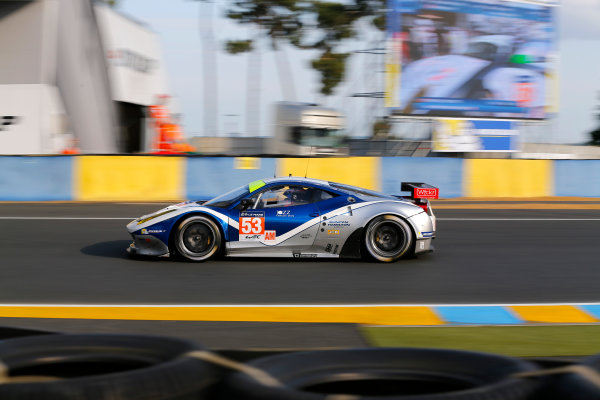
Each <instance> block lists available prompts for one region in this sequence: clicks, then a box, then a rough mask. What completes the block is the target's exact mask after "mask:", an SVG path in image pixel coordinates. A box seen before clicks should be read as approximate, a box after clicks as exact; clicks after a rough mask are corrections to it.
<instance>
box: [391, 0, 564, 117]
mask: <svg viewBox="0 0 600 400" xmlns="http://www.w3.org/2000/svg"><path fill="white" fill-rule="evenodd" d="M392 3H393V4H394V7H393V8H392V9H391V12H390V13H389V14H388V40H389V41H390V42H391V43H392V44H393V45H392V46H391V47H390V48H392V49H395V50H394V51H393V52H392V53H393V54H392V55H391V56H390V57H395V58H397V59H398V60H396V61H394V60H391V61H389V62H392V63H394V62H396V63H397V68H396V69H395V70H397V73H396V74H391V75H389V74H388V75H389V76H388V79H391V80H396V81H397V82H392V84H391V85H388V89H389V91H391V92H390V93H388V96H389V97H390V102H388V104H387V105H388V106H390V107H392V108H394V109H395V111H396V112H397V113H400V114H404V115H415V116H418V115H422V116H425V115H427V116H442V117H482V118H492V117H493V118H518V119H543V118H546V117H547V113H548V111H549V110H551V109H553V104H552V103H553V102H554V100H553V99H552V96H551V95H552V93H553V91H552V90H553V82H554V81H555V79H556V68H555V66H554V64H553V63H554V60H555V58H556V50H555V46H554V23H553V12H552V11H553V7H549V6H547V5H540V4H533V3H530V2H528V3H524V2H523V3H522V2H518V1H498V0H494V1H491V0H464V1H456V2H448V1H445V0H427V1H425V0H397V1H393V2H392ZM388 60H389V59H388ZM388 71H391V70H390V69H389V68H388Z"/></svg>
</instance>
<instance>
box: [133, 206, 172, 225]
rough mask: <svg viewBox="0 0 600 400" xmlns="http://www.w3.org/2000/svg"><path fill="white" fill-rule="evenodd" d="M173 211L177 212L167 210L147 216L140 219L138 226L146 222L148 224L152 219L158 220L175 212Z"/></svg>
mask: <svg viewBox="0 0 600 400" xmlns="http://www.w3.org/2000/svg"><path fill="white" fill-rule="evenodd" d="M173 211H175V210H165V211H159V212H157V213H155V214H151V215H147V216H146V215H145V216H143V217H140V219H138V221H137V224H138V225H140V224H143V223H144V222H148V221H150V220H151V219H154V218H158V217H160V216H161V215H165V214H168V213H170V212H173Z"/></svg>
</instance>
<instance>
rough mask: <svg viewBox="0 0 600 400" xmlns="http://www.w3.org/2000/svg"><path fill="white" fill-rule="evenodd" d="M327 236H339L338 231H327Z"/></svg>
mask: <svg viewBox="0 0 600 400" xmlns="http://www.w3.org/2000/svg"><path fill="white" fill-rule="evenodd" d="M327 234H328V235H339V234H340V230H339V229H327Z"/></svg>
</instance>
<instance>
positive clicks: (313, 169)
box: [277, 157, 381, 190]
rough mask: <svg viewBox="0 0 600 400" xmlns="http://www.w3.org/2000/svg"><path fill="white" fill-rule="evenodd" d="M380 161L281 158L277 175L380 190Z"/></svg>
mask: <svg viewBox="0 0 600 400" xmlns="http://www.w3.org/2000/svg"><path fill="white" fill-rule="evenodd" d="M379 160H380V159H379V158H375V157H348V158H280V159H278V160H277V175H278V176H288V175H289V174H292V176H308V177H309V178H315V179H325V180H330V181H334V182H340V183H346V184H349V185H355V186H359V187H363V188H367V189H373V190H379V189H381V187H380V180H379V176H380V173H379V171H380V166H379V164H380V163H379Z"/></svg>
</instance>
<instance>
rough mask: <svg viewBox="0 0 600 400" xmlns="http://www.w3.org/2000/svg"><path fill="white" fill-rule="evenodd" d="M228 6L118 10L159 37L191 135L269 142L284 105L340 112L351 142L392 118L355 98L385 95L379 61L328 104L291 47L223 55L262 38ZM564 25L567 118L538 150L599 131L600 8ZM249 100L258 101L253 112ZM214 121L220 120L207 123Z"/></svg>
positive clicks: (370, 34)
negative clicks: (231, 42)
mask: <svg viewBox="0 0 600 400" xmlns="http://www.w3.org/2000/svg"><path fill="white" fill-rule="evenodd" d="M226 4H227V3H226V1H215V2H213V3H212V4H210V5H206V4H202V3H200V2H197V1H190V0H120V1H119V3H118V6H117V9H118V10H119V11H121V12H123V13H124V14H126V15H128V16H130V17H132V18H133V19H135V20H138V21H140V22H143V23H145V24H146V25H147V26H148V27H149V28H150V29H151V30H153V31H154V32H156V33H157V35H158V36H159V39H160V42H161V45H162V52H163V57H164V59H165V62H166V64H167V65H166V67H167V73H168V82H169V86H170V89H171V93H170V94H171V95H172V96H173V97H174V105H176V108H177V109H178V110H177V111H178V112H179V113H180V114H181V117H182V118H181V120H182V125H183V129H184V131H185V134H186V136H188V137H190V136H229V135H235V134H237V135H238V136H271V135H272V133H273V125H274V122H273V115H272V110H273V104H274V103H275V102H276V101H281V100H294V101H303V102H312V103H318V104H321V105H325V106H329V107H334V108H338V109H341V110H342V111H343V112H344V113H345V115H346V117H347V125H348V134H349V135H350V136H352V137H367V136H369V135H370V123H371V122H370V121H371V120H372V118H373V117H374V116H381V115H384V114H385V110H384V109H383V102H382V101H381V100H376V99H375V100H373V99H366V98H357V97H351V96H352V94H354V93H364V92H375V91H381V90H382V80H383V73H382V71H383V63H382V61H383V58H382V56H381V55H377V54H369V53H355V54H353V55H352V57H351V59H350V63H349V68H348V71H347V74H346V80H345V82H344V84H342V85H341V86H340V87H338V88H337V89H336V90H335V92H334V94H333V95H331V96H323V95H320V94H319V82H318V79H319V77H318V75H317V73H316V72H314V71H312V70H311V68H310V67H309V62H310V59H311V58H312V57H314V55H315V53H314V52H312V51H301V50H297V49H294V48H292V47H291V46H287V45H285V46H282V48H283V50H284V51H283V54H279V56H276V54H275V53H274V52H273V51H271V49H270V48H269V46H268V45H266V43H263V45H262V46H260V47H259V51H258V55H256V54H255V55H254V56H251V57H249V56H248V55H247V54H238V55H229V54H227V53H226V52H225V51H224V50H223V48H224V44H225V42H226V41H227V40H228V39H247V38H249V37H250V36H251V35H253V34H255V33H256V31H255V30H253V29H252V28H248V27H245V26H244V27H242V26H240V25H238V24H236V23H235V22H233V21H230V20H228V19H227V18H225V17H224V14H225V10H226ZM211 16H212V24H213V35H214V43H215V47H216V51H215V53H214V54H216V57H215V58H216V66H215V67H216V68H215V69H216V74H215V75H216V76H215V77H214V78H213V79H214V81H212V84H215V82H216V85H217V98H216V99H213V98H210V99H205V96H204V95H203V93H204V88H205V84H204V83H205V79H204V76H205V75H204V73H203V57H202V56H203V53H204V51H203V42H202V40H201V34H202V33H206V31H207V29H206V27H207V25H206V24H207V22H209V21H208V18H211ZM557 20H558V27H557V30H558V32H559V39H558V48H559V79H560V106H559V114H558V116H557V117H556V118H554V119H553V120H551V121H549V122H548V123H546V124H545V125H544V126H543V127H541V128H536V129H533V130H530V131H527V132H528V133H527V134H526V137H524V138H523V139H524V141H527V142H538V143H583V142H586V141H588V140H589V132H590V131H591V130H593V129H595V128H596V127H597V125H598V124H599V123H598V121H597V120H596V119H595V113H596V112H595V111H596V109H597V107H598V106H600V97H599V96H600V24H598V21H600V1H599V0H562V2H561V5H560V6H559V7H558V18H557ZM201 27H202V28H201ZM381 39H382V35H381V34H379V33H377V32H374V31H366V30H365V33H364V34H363V36H362V37H361V38H360V40H355V41H352V42H348V43H346V44H345V47H344V50H346V51H360V50H367V49H374V48H377V47H381V46H382V44H381V42H380V40H381ZM277 57H281V58H279V60H287V62H288V64H289V75H290V76H289V77H287V78H286V80H285V83H284V84H281V83H280V82H281V81H280V78H279V75H278V70H277V66H276V65H277ZM249 62H250V63H253V64H252V65H254V66H256V65H260V68H252V69H251V70H252V71H255V73H254V74H250V75H249V73H248V70H249V68H248V65H249ZM256 71H259V73H258V74H256ZM257 78H258V79H257ZM249 82H251V83H250V86H249ZM257 82H258V83H257ZM249 88H250V90H249ZM258 88H260V89H258ZM284 92H286V93H287V95H286V94H284ZM248 93H251V96H252V97H253V101H252V102H251V103H249V104H248V102H247V97H248ZM290 93H295V95H294V96H292V95H291V94H290ZM257 98H258V100H257ZM205 102H206V103H207V105H206V106H205ZM208 102H210V104H209V103H208ZM207 112H210V113H211V115H212V118H210V117H207V115H206V113H207ZM209 130H210V132H209Z"/></svg>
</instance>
